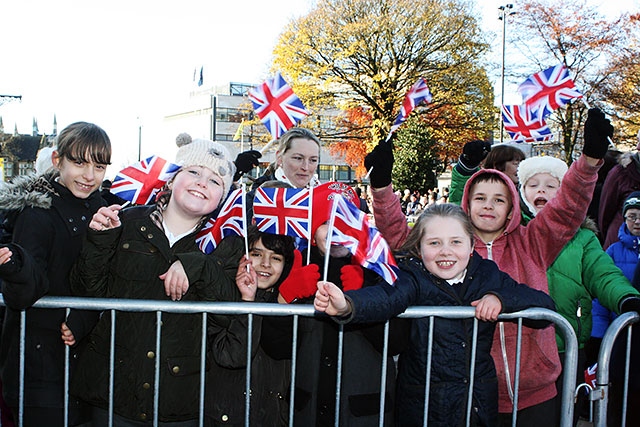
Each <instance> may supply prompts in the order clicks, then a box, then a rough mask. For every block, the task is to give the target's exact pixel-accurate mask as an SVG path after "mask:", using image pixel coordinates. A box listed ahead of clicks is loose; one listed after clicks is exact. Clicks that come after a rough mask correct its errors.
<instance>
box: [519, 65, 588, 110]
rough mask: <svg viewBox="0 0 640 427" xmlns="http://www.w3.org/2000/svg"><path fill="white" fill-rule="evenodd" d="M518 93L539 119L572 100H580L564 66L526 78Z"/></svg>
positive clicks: (557, 66)
mask: <svg viewBox="0 0 640 427" xmlns="http://www.w3.org/2000/svg"><path fill="white" fill-rule="evenodd" d="M518 92H519V93H520V95H522V101H523V102H524V104H525V105H527V106H528V107H529V108H530V109H531V110H532V111H534V112H535V113H536V115H537V116H538V117H540V118H545V117H547V116H548V115H549V114H551V113H552V112H553V111H555V110H557V109H558V108H560V107H562V106H563V105H565V104H567V103H569V102H570V101H571V100H572V99H574V98H582V94H581V93H580V91H578V89H577V88H576V85H575V83H574V82H573V79H572V78H571V75H570V73H569V69H568V68H567V67H566V66H565V65H564V64H558V65H556V66H554V67H550V68H547V69H546V70H543V71H540V72H539V73H536V74H534V75H532V76H530V77H528V78H527V79H526V80H525V81H524V82H522V83H521V84H520V86H518Z"/></svg>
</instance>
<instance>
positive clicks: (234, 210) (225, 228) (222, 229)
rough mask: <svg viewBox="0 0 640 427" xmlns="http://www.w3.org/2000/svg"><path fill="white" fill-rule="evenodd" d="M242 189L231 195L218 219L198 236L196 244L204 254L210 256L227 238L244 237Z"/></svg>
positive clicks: (212, 219) (207, 224)
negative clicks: (233, 236)
mask: <svg viewBox="0 0 640 427" xmlns="http://www.w3.org/2000/svg"><path fill="white" fill-rule="evenodd" d="M242 191H243V189H242V188H238V189H237V190H235V191H233V192H232V193H231V194H229V197H228V198H227V200H226V201H225V202H224V205H222V209H220V212H219V213H218V216H217V217H216V218H209V221H207V223H206V224H205V226H204V227H203V228H202V229H201V230H200V232H199V233H198V234H197V235H196V243H197V244H198V247H199V248H200V250H201V251H202V252H204V253H205V254H210V253H211V252H213V250H214V249H215V248H216V247H217V246H218V244H219V243H220V242H221V241H222V239H223V238H225V237H226V236H232V235H236V236H242V235H243V226H244V204H243V203H242Z"/></svg>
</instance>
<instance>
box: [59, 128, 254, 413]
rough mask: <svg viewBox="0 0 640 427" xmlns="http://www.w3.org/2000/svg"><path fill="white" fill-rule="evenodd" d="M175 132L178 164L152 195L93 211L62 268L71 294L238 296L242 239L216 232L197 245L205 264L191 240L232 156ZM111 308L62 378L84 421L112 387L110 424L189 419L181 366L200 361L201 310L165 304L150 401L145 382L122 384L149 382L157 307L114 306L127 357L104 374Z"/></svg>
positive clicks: (227, 183)
mask: <svg viewBox="0 0 640 427" xmlns="http://www.w3.org/2000/svg"><path fill="white" fill-rule="evenodd" d="M177 142H178V146H179V147H180V148H179V149H178V152H177V155H176V163H178V164H180V165H181V168H180V169H179V171H178V172H177V173H176V174H175V175H174V176H173V177H172V178H171V180H169V182H167V184H166V185H165V188H164V191H162V192H160V193H159V194H158V196H157V198H156V203H155V204H153V205H144V206H134V207H130V208H127V209H124V210H121V206H120V205H111V206H109V207H102V208H100V209H99V210H98V212H97V213H96V214H95V215H94V216H93V218H92V220H91V222H90V223H89V231H88V234H87V238H86V241H85V242H84V246H83V249H82V252H81V254H80V257H79V258H78V261H77V262H76V264H75V266H74V268H73V270H72V272H71V275H70V281H71V289H72V291H73V292H74V293H75V294H76V295H81V296H92V297H102V298H105V297H109V298H125V299H147V300H160V301H169V300H173V301H176V300H186V301H237V300H239V299H240V295H239V291H238V289H237V287H236V283H235V280H234V278H235V275H236V272H237V268H238V264H239V262H240V259H241V258H242V256H243V254H244V244H243V241H242V239H229V240H227V241H222V242H220V244H219V245H218V246H217V248H216V250H215V251H214V252H213V253H211V254H208V255H206V257H207V258H210V259H211V260H212V261H213V262H211V263H210V264H209V265H208V267H207V268H206V269H204V268H203V266H202V263H201V257H202V255H203V254H202V252H201V251H200V249H199V247H198V245H197V243H196V235H197V233H198V231H199V230H200V229H201V228H202V226H203V225H204V224H205V223H206V220H207V219H208V218H209V216H210V214H211V213H212V212H213V211H214V210H215V209H216V208H218V207H219V206H220V205H221V204H222V203H223V201H224V199H225V197H226V195H227V193H228V192H229V190H230V188H231V185H232V180H233V175H234V173H235V167H234V165H233V162H232V159H231V157H230V156H229V152H228V151H227V149H226V148H224V147H223V146H222V145H220V144H218V143H215V142H213V141H209V140H204V139H196V140H192V139H191V137H189V136H188V135H186V134H181V135H180V136H179V137H178V140H177ZM205 270H206V271H205ZM111 316H112V314H111V313H105V314H104V315H103V316H102V317H101V318H100V320H99V321H98V324H97V325H96V327H95V328H94V329H93V332H92V335H91V342H92V343H93V345H92V346H91V348H87V351H86V352H85V353H83V358H82V361H81V363H79V365H78V370H77V373H78V375H77V376H76V377H75V378H74V382H73V384H72V388H71V393H72V394H73V395H74V396H77V397H79V398H81V399H82V400H85V401H87V402H88V403H89V404H91V405H92V407H93V408H92V422H93V424H94V425H106V424H107V423H108V422H109V417H110V414H109V412H108V410H107V409H106V408H109V396H110V393H111V392H113V395H115V396H117V397H116V398H115V399H114V402H113V411H114V414H113V416H114V418H115V419H114V424H117V425H121V424H126V425H130V424H136V423H137V422H138V421H141V420H145V419H147V420H148V419H150V418H151V417H153V416H154V415H157V419H158V421H159V422H160V423H165V422H171V423H172V424H173V423H174V422H175V423H179V422H187V421H192V420H195V419H196V418H197V417H198V412H199V407H198V401H199V394H200V393H199V389H200V378H199V375H196V374H195V372H197V371H190V370H191V369H193V367H197V366H199V365H200V352H201V349H202V342H201V340H202V336H201V335H202V334H201V331H202V327H203V325H202V322H203V320H202V317H201V316H200V315H197V314H193V315H192V314H170V313H164V315H163V318H162V320H163V325H162V342H161V350H160V354H162V360H163V361H166V362H163V363H161V366H162V368H161V369H160V373H159V381H160V382H159V384H157V386H158V387H160V386H161V387H162V391H161V392H160V402H159V404H158V405H157V406H155V405H154V395H153V393H152V392H149V393H146V392H140V389H141V388H139V387H131V384H147V385H148V386H146V388H147V389H149V390H151V391H153V389H154V387H155V386H156V385H154V376H155V374H154V369H155V363H156V361H155V360H154V357H153V356H148V350H149V349H154V348H156V333H155V332H156V323H157V319H156V314H155V313H148V312H143V313H138V312H119V313H118V314H117V324H116V326H115V328H116V331H115V337H116V338H115V339H116V341H115V348H116V349H117V350H116V353H117V354H120V355H125V356H116V357H124V358H125V359H126V363H124V364H120V365H119V366H118V369H116V370H115V373H114V375H115V378H114V379H113V382H111V381H110V380H109V366H108V357H107V358H105V355H107V354H109V353H110V351H111V350H110V344H109V342H110V338H109V337H110V336H111V333H112V330H111V329H112V323H111V322H112V319H111ZM212 322H215V321H212ZM112 348H113V347H111V349H112ZM151 354H153V353H151ZM178 372H180V375H176V374H177V373H178ZM183 372H184V374H183ZM112 387H114V390H112V389H111V388H112ZM154 406H155V407H157V408H158V413H157V414H154ZM141 414H142V415H143V416H144V418H141ZM147 416H148V417H149V418H146V417H147Z"/></svg>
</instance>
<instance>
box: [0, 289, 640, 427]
mask: <svg viewBox="0 0 640 427" xmlns="http://www.w3.org/2000/svg"><path fill="white" fill-rule="evenodd" d="M0 304H4V300H3V299H2V296H1V295H0ZM34 307H38V308H52V309H53V308H61V307H62V308H69V309H84V310H96V311H104V310H110V311H111V316H112V318H111V322H112V328H111V332H112V336H111V355H110V363H111V366H110V371H111V372H110V390H109V400H110V402H109V424H110V425H112V423H113V419H112V417H113V371H114V370H115V323H116V313H115V310H118V311H130V312H155V313H156V316H157V325H156V355H155V357H156V368H155V376H156V378H155V380H156V386H155V387H156V389H155V390H154V393H155V395H154V415H153V419H154V425H157V423H158V401H159V399H158V396H159V393H160V392H161V390H159V387H160V381H159V376H160V343H161V325H162V322H161V319H162V313H163V312H168V313H185V314H186V313H191V314H192V313H201V314H203V338H204V337H205V334H206V315H207V314H208V313H215V314H223V315H225V314H229V315H253V314H255V315H262V316H293V325H294V326H293V337H292V363H291V377H292V381H291V387H290V394H291V395H290V396H289V401H290V407H289V415H290V417H289V425H290V426H292V425H293V417H294V402H295V378H296V376H295V373H296V364H297V351H296V349H297V342H298V339H297V335H298V328H299V326H298V322H299V316H306V317H311V316H314V314H315V313H314V310H313V306H311V305H280V304H266V303H255V304H246V303H230V302H181V303H180V304H176V303H175V302H173V301H148V300H121V299H106V298H76V297H45V298H42V299H41V300H40V301H38V302H36V303H35V304H34ZM474 314H475V309H474V308H473V307H410V308H409V309H407V310H406V312H405V313H403V314H401V315H400V316H398V317H402V318H424V317H429V318H430V319H429V322H430V323H429V329H430V337H429V343H428V345H429V347H428V352H427V375H426V380H427V382H426V386H425V425H426V423H427V417H428V408H429V407H428V405H429V402H428V400H429V399H428V396H429V390H430V378H431V377H430V371H431V363H432V360H431V356H432V346H433V330H434V317H445V318H450V319H464V318H473V317H474ZM636 316H637V315H636ZM522 318H526V319H531V320H545V321H550V322H553V323H554V324H555V326H556V330H557V331H559V332H560V333H561V334H563V335H564V337H565V341H566V344H567V345H566V363H565V370H566V372H565V378H564V387H563V394H562V419H561V427H569V426H571V425H572V419H573V384H575V370H576V366H577V339H576V337H575V333H574V332H573V329H572V328H571V325H570V324H569V323H568V322H567V321H566V320H565V319H564V318H562V317H561V316H560V315H559V314H557V313H555V312H552V311H549V310H546V309H536V308H534V309H528V310H525V311H522V312H518V313H511V314H502V315H500V316H499V320H517V321H518V323H519V332H521V325H522ZM24 325H26V317H25V311H23V312H22V315H21V343H20V345H21V363H22V365H23V366H22V373H21V377H20V380H21V384H20V388H21V393H22V395H21V396H20V401H19V402H20V408H19V413H20V417H19V425H21V424H20V423H21V421H22V416H23V410H24V351H25V349H24V345H25V331H24V328H25V326H24ZM252 328H253V324H251V325H250V328H249V333H251V330H252ZM385 328H388V325H386V326H385ZM475 328H477V321H476V324H475V325H474V330H475ZM384 338H385V342H384V348H387V346H388V329H387V330H386V332H385V336H384ZM341 339H343V338H341ZM250 340H251V339H249V342H250ZM203 341H206V340H204V339H203ZM476 341H477V332H474V344H473V345H476V344H475V343H476ZM603 344H604V343H603ZM204 345H205V346H206V344H204ZM342 346H343V344H342V343H339V360H338V365H339V368H340V367H341V366H342V359H341V358H342V353H343V347H342ZM247 351H248V352H249V353H250V352H251V348H248V349H247ZM203 352H204V353H203ZM474 352H475V350H474V349H473V348H472V353H473V354H475V353H474ZM519 353H520V349H519V347H518V349H517V354H518V357H519ZM203 354H205V355H206V347H205V348H203V349H202V350H201V356H202V355H203ZM474 359H475V358H474ZM201 363H202V361H201ZM249 363H250V361H249ZM385 363H386V358H383V364H385ZM473 363H474V364H475V360H473ZM201 366H202V365H201ZM249 369H250V366H249ZM471 369H472V370H473V369H474V366H471ZM518 369H519V366H518ZM599 371H600V370H599ZM201 375H203V373H201ZM384 375H386V366H383V371H382V376H384ZM517 375H519V372H518V373H517ZM201 378H202V377H201ZM250 378H251V377H250V375H248V376H247V381H248V384H247V386H248V387H250ZM516 380H518V377H516ZM341 381H342V377H341V373H340V372H338V378H337V382H338V385H337V390H336V396H337V398H336V402H337V405H336V422H337V421H338V419H339V411H340V410H341V408H340V398H339V395H340V384H341ZM384 381H385V379H384V378H381V385H383V386H384V385H385V382H384ZM472 387H473V386H470V390H471V391H472ZM516 390H517V388H516ZM380 393H381V399H380V412H381V414H380V424H381V425H382V424H383V422H384V406H385V402H384V397H383V395H384V393H385V390H384V389H383V388H381V390H380ZM203 398H204V397H203V395H202V387H201V405H200V408H201V412H202V408H203V405H204V404H203V401H202V399H203ZM470 398H471V397H470ZM249 408H250V404H249V405H247V410H248V409H249ZM201 420H202V414H201ZM468 423H469V415H468V414H467V424H468Z"/></svg>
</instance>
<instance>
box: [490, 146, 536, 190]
mask: <svg viewBox="0 0 640 427" xmlns="http://www.w3.org/2000/svg"><path fill="white" fill-rule="evenodd" d="M526 157H527V156H526V155H525V154H524V152H523V151H522V150H520V149H519V148H517V147H514V146H512V145H498V146H496V147H492V148H491V151H490V152H489V154H487V158H486V159H484V168H485V169H497V170H499V171H500V172H504V173H505V174H507V176H508V177H509V178H511V180H512V181H513V183H514V184H516V185H518V165H519V164H520V162H521V161H523V160H524V159H525V158H526Z"/></svg>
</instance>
